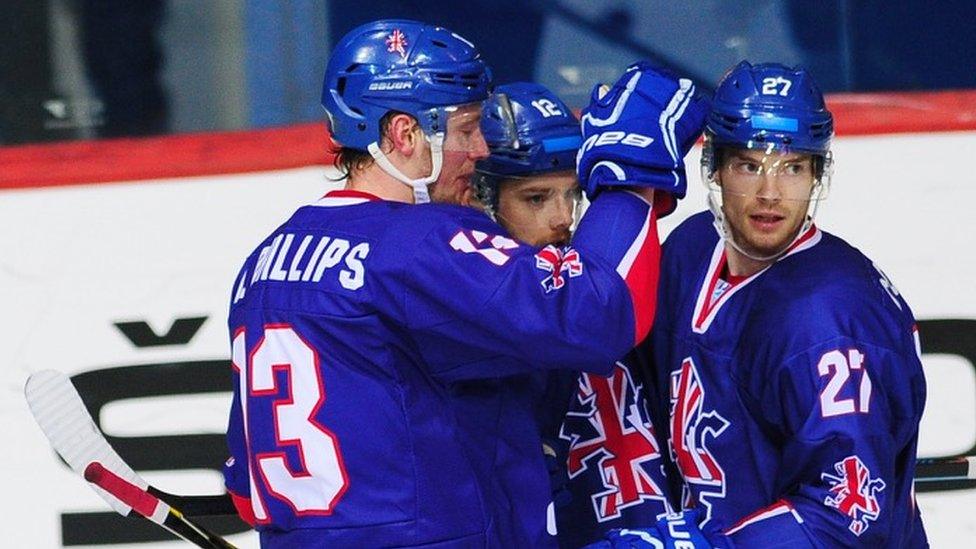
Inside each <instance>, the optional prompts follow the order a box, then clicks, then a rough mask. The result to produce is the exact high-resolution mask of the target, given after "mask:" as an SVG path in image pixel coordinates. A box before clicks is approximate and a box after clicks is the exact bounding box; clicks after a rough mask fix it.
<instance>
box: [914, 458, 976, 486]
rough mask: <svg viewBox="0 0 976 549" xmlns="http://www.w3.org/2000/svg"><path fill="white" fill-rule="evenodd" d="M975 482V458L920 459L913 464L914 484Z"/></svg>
mask: <svg viewBox="0 0 976 549" xmlns="http://www.w3.org/2000/svg"><path fill="white" fill-rule="evenodd" d="M959 480H976V456H962V457H957V458H921V459H919V460H918V461H917V462H916V464H915V482H916V483H918V482H946V481H959Z"/></svg>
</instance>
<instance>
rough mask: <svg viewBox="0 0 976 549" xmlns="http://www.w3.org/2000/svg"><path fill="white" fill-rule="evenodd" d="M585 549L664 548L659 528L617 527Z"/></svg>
mask: <svg viewBox="0 0 976 549" xmlns="http://www.w3.org/2000/svg"><path fill="white" fill-rule="evenodd" d="M583 549H664V541H662V540H661V536H660V534H658V531H657V528H656V527H654V526H651V527H649V528H624V529H620V528H615V529H613V530H610V531H609V532H607V535H606V537H605V538H604V539H602V540H600V541H598V542H595V543H591V544H589V545H587V546H586V547H584V548H583Z"/></svg>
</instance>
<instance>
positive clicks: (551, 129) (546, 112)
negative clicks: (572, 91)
mask: <svg viewBox="0 0 976 549" xmlns="http://www.w3.org/2000/svg"><path fill="white" fill-rule="evenodd" d="M481 132H482V133H483V134H484V136H485V141H486V142H487V143H488V149H489V150H490V151H491V155H490V156H489V157H488V158H487V159H485V160H481V161H479V162H478V170H479V171H481V172H486V173H490V174H496V175H530V174H537V173H544V172H552V171H561V170H573V169H575V168H576V151H577V150H578V149H579V146H580V142H581V141H582V136H581V134H580V127H579V121H578V120H577V119H576V116H575V115H573V112H572V111H571V110H570V109H569V107H567V106H566V104H565V103H563V102H562V100H561V99H559V98H558V97H556V94H554V93H552V92H551V91H549V90H548V89H547V88H546V87H545V86H542V85H540V84H535V83H532V82H515V83H512V84H505V85H503V86H498V87H497V88H496V89H495V93H494V94H493V95H492V98H491V99H490V100H489V101H487V102H486V103H485V106H484V110H483V112H482V115H481Z"/></svg>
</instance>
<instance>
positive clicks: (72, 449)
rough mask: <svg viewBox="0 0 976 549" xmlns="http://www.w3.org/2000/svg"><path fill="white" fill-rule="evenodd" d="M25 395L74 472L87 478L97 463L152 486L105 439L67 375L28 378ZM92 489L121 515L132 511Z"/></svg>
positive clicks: (46, 373) (48, 373) (50, 373)
mask: <svg viewBox="0 0 976 549" xmlns="http://www.w3.org/2000/svg"><path fill="white" fill-rule="evenodd" d="M24 396H25V397H26V399H27V405H28V406H29V407H30V410H31V414H33V415H34V420H35V421H37V424H38V425H39V426H40V427H41V431H43V432H44V436H46V437H47V439H48V441H49V442H50V443H51V447H52V448H54V451H55V452H57V453H58V455H59V456H61V458H62V459H64V461H66V462H67V463H68V465H69V466H70V467H71V469H72V470H74V472H75V473H77V474H79V475H81V476H82V477H84V476H85V469H86V468H87V467H88V465H89V464H90V463H92V462H95V461H97V462H100V463H101V464H102V465H104V467H105V468H106V469H109V470H110V471H112V472H114V473H115V474H116V475H118V476H120V477H122V478H124V479H125V480H127V481H129V482H131V483H132V484H135V485H136V486H138V487H140V488H142V489H145V488H147V487H148V486H149V484H148V483H147V482H146V481H145V480H143V478H142V477H141V476H139V475H138V474H137V473H136V472H135V471H133V470H132V468H131V467H129V466H128V465H127V464H126V463H125V461H123V460H122V457H121V456H119V454H118V453H117V452H116V451H115V450H114V449H112V447H111V446H110V445H109V444H108V441H106V440H105V437H104V436H103V435H102V433H101V431H99V430H98V427H97V426H96V425H95V422H94V421H92V418H91V415H90V414H89V413H88V409H87V408H85V404H84V402H82V400H81V396H80V395H78V390H77V389H75V386H74V385H73V384H72V383H71V380H70V379H69V378H68V376H66V375H64V374H63V373H61V372H58V371H57V370H41V371H39V372H35V373H33V374H31V376H30V377H29V378H27V384H26V385H25V386H24ZM89 486H91V487H92V489H94V490H95V492H96V493H97V494H98V495H99V496H101V498H102V499H104V500H105V501H106V502H107V503H108V504H109V505H110V506H111V507H112V509H114V510H115V511H116V512H118V513H119V514H122V515H128V514H129V512H130V511H131V510H132V508H131V507H130V506H128V505H126V504H125V503H123V502H122V501H120V500H119V499H118V498H116V497H115V496H113V495H112V494H110V493H108V492H106V491H105V490H103V489H102V488H100V487H99V486H96V485H95V484H89Z"/></svg>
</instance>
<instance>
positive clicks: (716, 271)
mask: <svg viewBox="0 0 976 549" xmlns="http://www.w3.org/2000/svg"><path fill="white" fill-rule="evenodd" d="M822 236H823V233H821V232H820V229H818V228H817V226H816V225H811V226H810V228H809V229H807V231H806V232H805V233H803V235H802V236H800V238H797V239H796V241H794V242H793V244H791V245H790V247H789V248H788V249H787V251H786V253H784V254H783V255H781V256H780V257H779V258H778V259H777V260H776V261H774V262H772V263H770V264H769V266H767V267H766V268H764V269H762V270H761V271H758V272H756V273H755V274H753V275H751V276H748V277H746V278H744V279H741V280H739V281H737V282H736V283H735V284H732V286H731V287H726V288H723V289H722V291H721V295H719V296H718V297H717V298H715V295H716V293H718V292H716V290H717V289H719V286H720V285H721V284H728V282H726V281H724V280H721V274H722V270H723V269H724V268H725V264H726V262H727V260H728V258H727V257H726V253H727V252H726V249H725V241H724V240H722V239H721V238H719V239H718V242H716V243H715V248H714V249H713V250H712V258H711V261H709V264H708V270H707V271H706V272H705V279H704V280H703V281H702V283H701V288H699V290H698V299H697V300H696V301H695V311H694V313H693V315H692V317H691V329H692V331H694V332H695V333H696V334H703V333H705V332H706V331H708V327H709V326H711V325H712V321H713V320H715V316H716V315H717V314H718V311H719V309H721V308H722V306H723V305H725V304H726V303H727V302H728V301H729V298H731V297H732V296H733V295H735V294H736V293H738V292H739V290H741V289H742V288H745V287H746V286H748V285H749V283H750V282H752V281H753V280H755V279H757V278H759V276H760V275H762V274H763V273H764V272H766V271H767V270H768V269H769V267H772V266H773V265H775V264H777V263H779V262H780V261H782V260H784V259H786V258H787V257H789V256H791V255H793V254H798V253H800V252H802V251H804V250H809V249H810V248H812V247H814V246H816V245H817V244H818V243H819V242H820V239H821V237H822Z"/></svg>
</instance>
